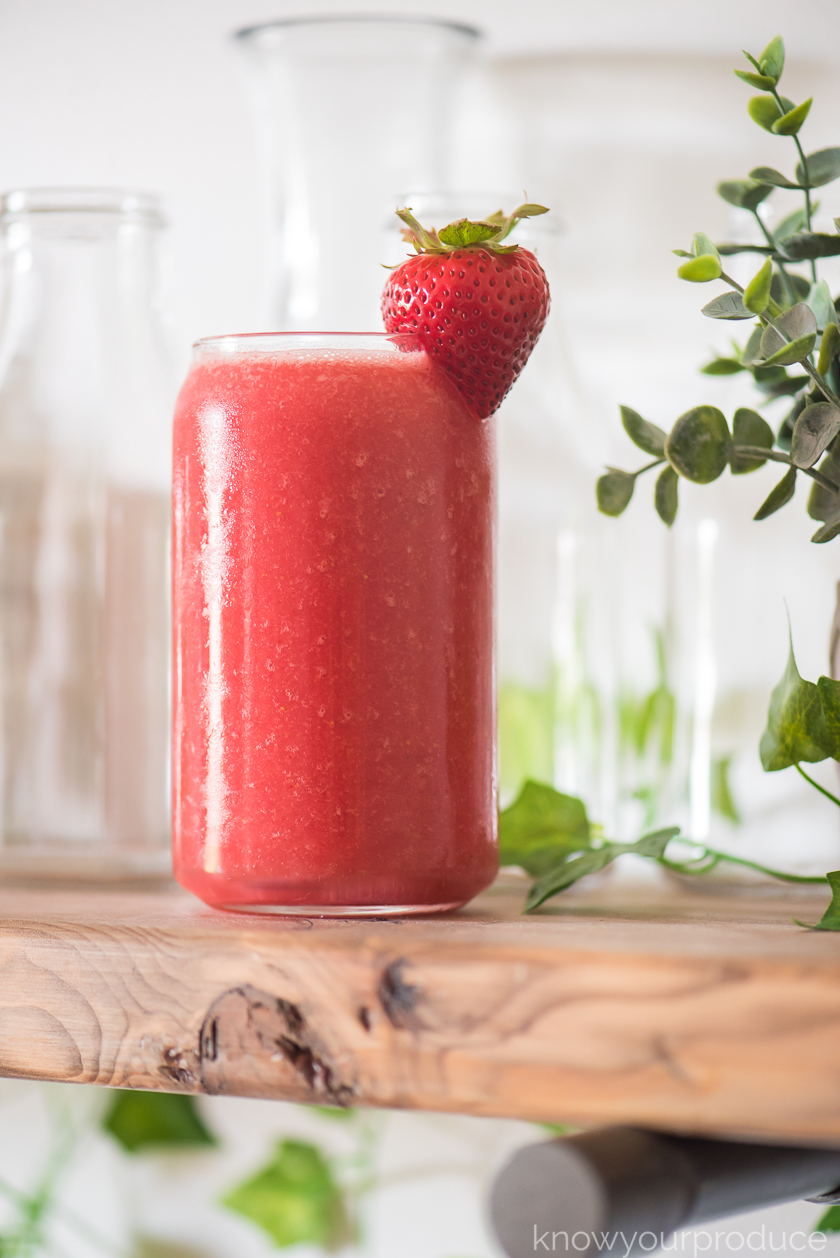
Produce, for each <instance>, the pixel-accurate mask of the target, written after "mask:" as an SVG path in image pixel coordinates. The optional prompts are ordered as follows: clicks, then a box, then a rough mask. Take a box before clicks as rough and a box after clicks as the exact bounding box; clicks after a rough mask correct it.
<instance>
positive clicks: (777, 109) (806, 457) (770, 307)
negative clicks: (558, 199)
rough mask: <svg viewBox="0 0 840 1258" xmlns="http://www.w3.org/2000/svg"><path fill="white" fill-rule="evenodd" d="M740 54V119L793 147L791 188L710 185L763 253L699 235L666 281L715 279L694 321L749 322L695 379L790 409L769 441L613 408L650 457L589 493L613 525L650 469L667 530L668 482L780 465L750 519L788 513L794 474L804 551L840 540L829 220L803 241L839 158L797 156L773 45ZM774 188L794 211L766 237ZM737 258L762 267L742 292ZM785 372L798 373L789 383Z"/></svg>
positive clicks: (837, 332) (792, 111)
mask: <svg viewBox="0 0 840 1258" xmlns="http://www.w3.org/2000/svg"><path fill="white" fill-rule="evenodd" d="M744 55H745V56H746V58H747V61H748V62H749V64H750V66H751V67H752V69H750V70H736V71H735V73H736V75H737V76H738V78H740V79H742V80H743V81H744V82H745V83H748V84H749V85H750V86H751V87H755V88H758V90H759V91H760V92H761V93H762V94H761V95H759V96H754V97H753V98H752V99H751V100H750V101H749V104H748V106H747V110H748V113H749V115H750V117H751V118H752V119H753V121H754V122H756V123H757V124H758V126H760V127H762V128H763V129H764V130H765V131H768V132H770V133H771V134H773V135H778V136H783V137H788V138H790V139H792V140H793V142H794V144H795V146H796V150H797V154H798V158H799V160H798V162H797V165H796V169H795V172H794V178H793V179H789V178H787V176H785V175H783V174H781V173H780V172H779V171H778V170H775V169H774V168H772V167H769V166H759V167H756V168H755V169H754V170H752V171H750V174H749V177H748V178H746V179H735V180H726V181H724V182H722V183H720V184H718V188H717V191H718V193H719V195H720V196H721V197H722V198H723V199H724V200H725V201H727V202H728V203H729V204H731V205H735V206H738V207H739V208H741V209H745V210H748V211H749V212H750V213H752V214H753V215H754V217H755V219H756V222H757V223H758V225H759V227H760V229H761V232H762V235H763V237H764V240H765V243H764V244H760V245H756V244H751V245H744V244H721V245H715V244H714V243H713V241H712V240H711V239H710V238H709V237H708V236H707V235H705V233H703V232H698V233H696V235H695V236H694V239H693V241H692V246H691V250H690V252H689V251H686V250H684V249H675V250H674V253H676V254H677V255H678V256H679V257H681V258H684V259H685V261H684V262H682V263H681V265H680V266H679V268H678V272H677V274H678V275H679V276H680V278H681V279H684V280H687V281H689V282H690V283H695V284H706V283H710V282H712V281H715V280H722V281H723V282H724V283H725V284H727V285H728V286H729V288H728V291H727V292H724V293H722V294H721V295H720V296H718V297H715V298H714V299H713V300H712V301H710V302H708V303H707V304H706V305H705V306H704V307H703V311H702V312H703V314H704V315H706V316H707V317H708V318H710V319H723V320H730V321H740V320H743V321H747V320H757V322H756V323H755V326H754V327H753V329H752V332H751V334H750V336H749V337H748V339H747V341H746V343H745V344H744V345H743V346H741V345H739V344H738V343H736V342H733V344H732V351H731V353H730V354H728V355H721V356H718V357H716V358H715V359H714V360H713V361H712V362H711V363H708V364H707V365H706V366H705V367H704V368H703V369H702V370H703V371H704V373H705V374H707V375H731V374H735V373H737V372H741V371H748V372H750V373H751V374H752V376H753V380H754V382H755V385H756V387H757V388H758V390H759V391H760V393H761V394H762V395H763V398H762V402H761V403H759V405H761V404H767V403H771V402H775V401H777V400H779V399H781V398H793V399H794V400H793V406H792V409H791V411H790V412H789V414H788V415H786V416H785V418H784V420H783V421H782V424H781V427H780V428H779V430H778V433H777V434H776V435H775V436H774V434H773V430H772V429H771V427H770V425H769V424H768V423H767V421H766V420H765V419H764V418H762V416H761V415H759V414H758V412H757V411H755V410H752V409H750V408H748V407H741V408H740V409H739V410H737V411H736V412H735V414H734V416H733V421H732V427H731V429H730V427H729V424H728V423H727V420H726V417H725V416H724V414H723V412H722V411H720V410H719V409H718V407H716V406H696V407H693V408H692V409H691V410H690V411H687V412H686V413H685V414H684V415H681V416H680V417H679V418H678V419H677V420H676V422H675V424H674V425H673V427H672V429H671V431H670V432H668V433H666V432H665V431H664V430H663V429H661V428H659V427H657V426H656V425H655V424H651V423H649V422H648V421H647V420H645V419H643V418H642V417H641V416H640V415H639V414H638V413H637V412H636V411H634V410H632V409H631V408H630V407H628V406H622V407H621V417H622V422H623V424H624V429H625V431H626V432H627V435H628V436H629V437H630V439H631V441H633V442H634V444H635V445H636V446H638V447H639V449H641V450H643V451H644V452H645V453H646V454H648V455H651V456H652V461H651V462H649V463H646V464H645V465H644V466H643V467H640V468H639V469H638V470H637V471H635V472H626V471H623V470H621V469H620V468H613V467H610V468H608V469H607V471H606V473H605V474H604V475H603V476H601V477H600V479H599V480H598V483H597V489H596V492H597V500H598V507H599V509H600V510H601V511H602V512H603V513H604V514H605V515H611V516H618V515H621V513H622V512H623V511H624V510H625V509H626V507H627V506H628V504H629V502H630V500H631V498H632V496H633V491H634V489H635V484H636V478H637V477H638V476H641V475H642V474H643V473H645V472H648V471H651V470H653V469H654V468H661V469H662V470H661V471H660V473H659V476H658V477H657V480H656V487H655V490H654V505H655V507H656V510H657V512H658V514H659V516H660V518H661V519H662V520H663V521H664V522H665V524H667V525H668V526H669V527H670V526H671V525H672V524H673V522H674V520H675V519H676V515H677V509H678V497H679V494H678V486H679V477H681V476H682V477H683V478H684V479H685V480H688V481H692V482H694V483H695V484H699V485H707V484H710V483H711V482H712V481H715V480H717V479H718V477H719V476H721V475H722V474H723V472H724V471H725V470H726V468H727V467H729V469H730V471H731V472H732V474H733V475H735V476H740V475H744V474H746V473H748V472H753V471H756V470H757V469H758V468H759V467H763V466H764V464H765V463H767V462H775V463H783V464H785V465H786V466H787V471H786V472H785V474H784V476H783V477H782V479H781V481H780V482H779V483H778V484H777V485H776V486H775V488H774V489H773V490H772V491H771V493H770V494H769V495H768V497H767V498H766V499H765V501H764V502H763V503H762V505H761V506H760V507H759V509H758V511H757V512H756V515H755V519H757V520H764V519H767V517H768V516H770V515H773V514H774V513H775V512H776V511H778V510H779V509H780V508H781V507H783V506H785V504H786V503H788V502H790V500H791V498H792V497H793V494H794V490H795V487H796V478H797V475H798V473H799V472H802V473H803V474H804V475H806V476H808V477H810V479H811V480H812V481H813V486H812V489H811V495H810V497H809V500H808V513H809V515H810V516H811V517H812V519H815V520H817V521H819V522H820V527H819V528H818V529H817V531H816V532H815V533H814V535H813V537H812V539H811V540H812V541H814V542H828V541H830V540H831V539H832V538H834V537H836V536H837V535H838V534H840V316H838V313H837V306H836V304H835V301H834V299H833V298H832V296H831V293H830V291H829V289H828V285H827V284H826V282H825V280H820V279H819V278H818V275H817V262H818V260H819V259H821V258H826V257H834V256H838V255H840V219H835V220H834V222H835V226H836V227H838V232H837V234H829V233H819V232H814V231H812V216H813V213H814V210H815V208H816V207H815V205H814V203H813V201H812V199H811V193H812V191H813V190H814V189H815V188H820V187H823V186H824V185H826V184H829V183H832V182H833V181H834V180H835V179H838V178H840V147H837V148H827V149H821V150H819V151H818V152H815V153H810V154H808V155H807V156H806V154H805V152H804V150H803V148H802V145H801V143H800V140H799V131H800V129H801V127H802V125H803V123H804V122H805V119H806V118H807V117H808V114H809V112H810V109H811V104H812V98H810V97H809V98H808V100H806V101H804V102H802V103H801V104H799V105H796V104H794V102H793V101H791V100H789V99H788V98H787V97H784V96H781V95H780V94H779V91H778V85H779V81H780V79H781V77H782V71H783V69H784V63H785V48H784V43H783V41H782V38H781V36H778V35H777V36H776V37H775V38H774V39H772V40H771V41H770V43H769V44H768V45H767V47H766V48H765V49H764V51H763V52H762V54H761V56H760V57H758V58H755V57H753V56H751V55H750V54H749V53H745V54H744ZM776 188H784V189H792V190H794V191H801V192H802V193H803V197H804V203H803V205H802V207H801V208H800V209H798V210H796V211H794V212H793V213H792V214H789V215H788V216H787V217H786V218H785V219H784V220H783V221H782V222H781V223H780V224H779V225H778V227H777V228H776V229H775V231H774V232H772V233H771V231H770V230H769V228H768V227H767V226H766V224H765V222H764V219H763V218H762V217H761V214H760V212H759V206H760V205H761V204H762V202H764V201H765V200H766V199H767V198H768V197H769V196H770V194H771V193H772V192H773V191H774V190H775V189H776ZM738 253H757V254H760V255H762V257H763V259H764V260H763V262H762V265H761V266H760V268H759V269H758V271H757V272H756V274H755V275H754V276H753V278H752V279H751V280H750V282H749V283H748V284H747V286H746V287H745V288H742V287H741V285H740V284H738V283H736V281H735V280H733V279H732V278H731V277H730V276H728V275H727V274H726V272H725V271H724V269H723V264H722V258H725V257H727V256H730V255H732V254H738ZM803 263H807V265H808V267H809V269H810V279H809V278H808V277H806V276H803V275H801V274H798V273H797V272H796V271H795V269H793V268H796V267H797V266H800V265H802V264H803ZM815 355H817V361H816V363H815V361H814V356H815ZM790 367H794V368H798V369H799V370H798V371H797V373H796V374H793V375H791V374H789V373H788V368H790Z"/></svg>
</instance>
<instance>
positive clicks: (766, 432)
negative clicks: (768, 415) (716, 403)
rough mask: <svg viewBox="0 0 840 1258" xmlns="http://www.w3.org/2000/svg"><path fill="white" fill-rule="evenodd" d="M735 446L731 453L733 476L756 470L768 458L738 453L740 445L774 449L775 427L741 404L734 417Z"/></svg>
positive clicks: (733, 438)
mask: <svg viewBox="0 0 840 1258" xmlns="http://www.w3.org/2000/svg"><path fill="white" fill-rule="evenodd" d="M732 442H733V446H734V447H735V448H733V449H732V450H731V451H730V455H729V469H730V471H731V472H732V475H733V476H745V475H746V474H747V472H755V471H757V469H758V468H760V467H764V464H765V463H766V462H767V460H766V459H758V458H753V457H752V456H749V455H744V454H741V455H739V454H738V453H737V447H738V446H763V448H764V449H765V450H772V449H773V429H772V428H771V427H770V425H769V424H768V423H767V421H766V420H765V419H762V418H761V416H760V415H759V414H758V412H757V411H751V410H750V409H749V407H746V406H741V407H739V409H738V410H737V411H736V412H735V414H734V416H733V418H732Z"/></svg>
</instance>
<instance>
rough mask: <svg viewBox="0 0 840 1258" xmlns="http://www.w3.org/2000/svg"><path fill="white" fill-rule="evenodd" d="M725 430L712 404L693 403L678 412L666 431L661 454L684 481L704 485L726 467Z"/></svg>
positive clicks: (727, 447) (726, 447)
mask: <svg viewBox="0 0 840 1258" xmlns="http://www.w3.org/2000/svg"><path fill="white" fill-rule="evenodd" d="M729 439H730V438H729V429H728V427H727V425H726V419H725V418H724V415H723V412H722V411H719V410H718V408H717V407H716V406H695V407H693V408H692V410H690V411H686V413H685V414H684V415H681V416H680V418H679V419H678V420H677V422H676V423H675V424H674V427H673V428H672V429H671V431H670V433H669V434H668V439H667V441H666V442H665V453H666V455H667V458H668V462H669V463H670V464H671V466H672V467H673V468H674V469H675V470H676V471H677V472H679V473H680V475H681V476H684V477H685V478H686V480H690V481H694V482H695V484H698V485H708V484H709V483H710V482H711V481H713V480H717V478H718V477H719V476H720V474H721V473H722V472H723V470H724V468H725V467H726V462H727V453H728V449H729Z"/></svg>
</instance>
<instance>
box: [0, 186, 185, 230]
mask: <svg viewBox="0 0 840 1258" xmlns="http://www.w3.org/2000/svg"><path fill="white" fill-rule="evenodd" d="M60 214H95V215H102V216H106V215H112V216H114V217H115V218H124V219H129V220H132V221H134V222H144V223H149V224H151V225H154V226H163V225H164V224H165V223H166V219H165V217H164V214H163V211H162V209H161V204H160V199H159V197H157V196H156V195H155V194H154V193H153V192H139V191H137V190H135V189H133V188H102V187H84V186H82V187H72V186H70V187H60V186H53V187H49V186H48V187H43V188H12V189H10V190H9V191H8V192H4V193H3V194H2V195H0V221H4V222H8V221H9V220H12V219H16V218H28V217H29V216H30V215H38V216H41V215H43V216H48V215H60Z"/></svg>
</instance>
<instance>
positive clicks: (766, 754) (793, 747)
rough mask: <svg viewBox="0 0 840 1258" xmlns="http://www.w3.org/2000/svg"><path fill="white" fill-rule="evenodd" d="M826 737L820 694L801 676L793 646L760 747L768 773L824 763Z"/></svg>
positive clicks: (772, 704)
mask: <svg viewBox="0 0 840 1258" xmlns="http://www.w3.org/2000/svg"><path fill="white" fill-rule="evenodd" d="M826 738H827V734H826V728H825V718H824V717H823V709H822V702H821V700H820V693H819V691H818V690H817V687H816V686H815V685H814V683H813V682H812V681H803V679H802V678H801V677H800V676H799V669H798V668H797V667H796V659H795V658H794V654H793V643H791V644H790V651H789V654H788V663H787V668H786V669H785V674H784V676H783V677H782V680H781V681H780V682H779V684H778V686H776V688H775V689H774V691H773V693H772V695H771V696H770V711H769V713H768V717H767V728H766V729H765V731H764V733H763V734H762V735H761V743H760V744H759V754H760V756H761V763H762V766H763V768H764V770H765V772H766V773H777V772H778V771H779V770H780V769H789V768H790V766H791V765H794V764H799V763H800V761H802V760H804V761H805V762H806V763H814V762H815V761H817V760H825V758H826V756H827V755H828V752H827V751H826V750H825V746H824V744H825V742H826Z"/></svg>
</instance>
